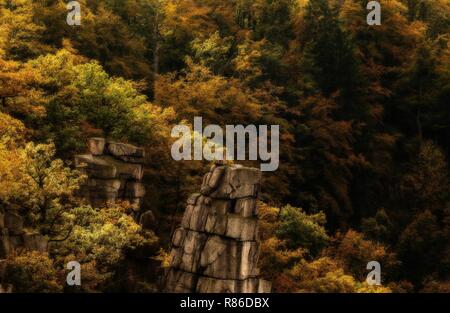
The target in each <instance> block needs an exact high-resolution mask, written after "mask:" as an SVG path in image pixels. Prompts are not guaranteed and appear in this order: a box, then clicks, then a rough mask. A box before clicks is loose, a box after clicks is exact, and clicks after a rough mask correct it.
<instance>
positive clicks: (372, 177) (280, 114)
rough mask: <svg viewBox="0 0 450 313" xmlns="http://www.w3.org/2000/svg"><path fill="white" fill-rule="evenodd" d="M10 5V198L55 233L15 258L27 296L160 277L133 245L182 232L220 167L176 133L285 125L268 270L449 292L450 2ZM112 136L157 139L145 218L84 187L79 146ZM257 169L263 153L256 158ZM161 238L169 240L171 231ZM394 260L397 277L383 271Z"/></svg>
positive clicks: (4, 182) (141, 284)
mask: <svg viewBox="0 0 450 313" xmlns="http://www.w3.org/2000/svg"><path fill="white" fill-rule="evenodd" d="M79 2H80V4H81V8H82V9H81V10H82V11H81V16H82V19H81V25H80V26H69V25H67V23H66V16H67V13H68V10H67V8H66V2H65V1H62V0H0V212H1V211H2V210H4V209H10V208H14V209H17V210H19V211H20V213H21V214H22V215H23V216H25V217H26V227H28V228H29V229H30V231H39V232H40V233H42V234H44V235H46V236H48V237H49V239H50V240H54V241H52V242H53V243H52V247H51V249H50V252H49V254H41V253H37V252H35V253H26V254H24V255H18V256H15V257H12V258H10V259H8V264H9V265H8V266H9V270H8V275H7V276H8V280H9V281H10V282H12V283H14V285H15V286H16V288H17V289H18V290H20V291H62V290H63V289H65V291H72V289H71V288H69V287H64V282H65V276H64V273H65V272H64V271H65V264H66V263H67V261H69V260H72V259H77V260H80V262H81V263H82V264H83V268H84V271H85V273H87V274H84V275H87V276H86V278H85V279H84V280H83V282H84V283H83V285H82V286H81V288H79V289H81V291H114V290H125V291H154V290H155V285H154V284H153V283H154V281H148V279H146V277H130V274H129V273H128V272H127V271H126V270H124V268H126V264H127V254H128V253H129V250H133V249H136V248H138V247H141V246H145V245H149V246H151V247H152V249H154V250H159V249H161V250H160V252H159V259H161V260H162V265H163V266H164V264H166V263H167V259H166V258H167V254H166V251H167V248H168V247H167V244H168V242H169V236H170V231H171V230H172V229H173V225H176V224H177V223H178V219H179V217H180V214H181V213H182V211H183V209H184V208H183V205H184V204H183V203H185V201H186V198H187V195H188V194H189V193H190V192H192V191H193V190H196V189H198V186H199V185H200V183H201V182H200V179H201V177H202V175H203V174H204V173H205V172H206V171H207V168H208V167H209V164H208V163H207V162H206V161H205V162H202V161H190V162H188V161H185V162H175V161H174V160H172V158H171V156H170V146H171V144H172V142H173V140H174V139H173V138H171V137H170V131H171V128H172V127H173V126H174V125H176V124H180V123H187V124H190V123H192V122H193V117H194V116H202V117H203V120H204V124H205V125H206V124H212V123H214V124H218V125H225V124H244V125H247V124H256V125H258V124H278V125H280V131H281V134H280V167H279V169H278V170H277V171H276V172H273V173H271V172H267V173H264V175H263V176H264V182H263V190H262V191H263V194H262V199H261V200H262V203H261V204H260V212H261V214H260V215H261V219H262V220H261V228H262V231H261V232H262V240H263V244H262V257H261V266H262V273H263V274H264V276H266V278H268V279H270V280H272V282H273V289H274V291H280V292H389V291H394V292H417V291H446V292H449V291H450V281H449V274H450V244H449V243H450V240H449V239H450V198H449V195H450V193H449V186H450V185H449V167H448V159H449V146H450V141H449V135H450V100H449V99H450V1H448V0H433V1H428V0H381V1H380V3H381V7H382V24H381V26H369V25H367V23H366V15H367V13H368V11H367V10H366V4H367V2H368V1H367V0H253V1H251V0H230V1H223V0H103V1H100V0H80V1H79ZM92 136H103V137H107V138H109V139H112V140H120V141H124V142H129V143H133V144H136V145H141V146H143V147H145V148H146V153H147V157H146V158H147V159H146V174H145V181H146V184H147V190H148V193H147V196H146V200H145V203H146V206H147V208H148V209H152V210H153V211H154V212H155V214H156V215H157V218H158V219H159V220H160V223H159V224H160V227H159V229H155V233H156V234H155V233H152V232H145V233H144V232H142V231H141V230H140V229H139V226H138V225H137V224H136V223H135V222H134V221H133V219H132V218H131V217H129V216H127V215H126V214H125V211H126V206H127V204H126V203H125V204H123V205H116V206H114V207H112V208H108V209H105V208H91V207H90V206H87V205H85V204H83V203H81V202H80V199H77V197H75V196H74V192H75V191H76V189H77V188H78V186H79V182H80V179H82V177H80V175H79V173H78V172H77V171H75V170H73V167H72V166H71V161H72V160H73V155H74V154H76V153H79V152H82V151H83V150H84V149H85V141H86V138H88V137H92ZM250 164H251V163H250ZM157 236H158V237H159V238H157ZM372 260H376V261H379V262H380V263H381V266H382V286H381V287H373V286H372V287H370V286H368V285H367V284H366V283H364V281H365V278H366V275H367V272H368V271H367V270H366V264H367V263H368V262H369V261H372Z"/></svg>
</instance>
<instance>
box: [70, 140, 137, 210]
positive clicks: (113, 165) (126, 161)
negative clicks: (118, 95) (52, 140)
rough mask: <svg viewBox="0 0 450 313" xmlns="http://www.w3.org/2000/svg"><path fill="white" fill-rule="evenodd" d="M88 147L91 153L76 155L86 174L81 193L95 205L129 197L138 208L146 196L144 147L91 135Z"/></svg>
mask: <svg viewBox="0 0 450 313" xmlns="http://www.w3.org/2000/svg"><path fill="white" fill-rule="evenodd" d="M88 149H89V154H82V155H76V156H75V166H76V167H77V169H79V170H80V171H81V172H83V173H84V174H86V175H87V180H86V182H85V183H84V184H83V185H82V186H81V188H80V196H82V197H84V198H86V199H88V200H89V202H90V204H91V205H93V206H101V205H103V204H105V203H108V202H111V203H114V202H116V201H117V200H121V201H125V200H127V201H129V202H130V203H131V204H133V205H134V209H135V210H136V212H137V211H139V210H140V208H141V205H142V199H143V197H144V195H145V188H144V185H143V184H142V183H141V181H142V176H143V174H144V169H143V163H144V157H145V154H144V149H143V148H139V147H136V146H133V145H130V144H125V143H117V142H110V141H106V140H105V139H104V138H90V139H89V140H88Z"/></svg>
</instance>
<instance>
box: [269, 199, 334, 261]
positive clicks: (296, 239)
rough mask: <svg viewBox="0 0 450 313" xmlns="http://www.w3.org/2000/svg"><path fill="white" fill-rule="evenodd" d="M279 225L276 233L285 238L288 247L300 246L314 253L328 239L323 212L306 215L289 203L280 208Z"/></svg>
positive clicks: (324, 244)
mask: <svg viewBox="0 0 450 313" xmlns="http://www.w3.org/2000/svg"><path fill="white" fill-rule="evenodd" d="M280 219H281V222H280V227H279V228H278V230H277V231H276V235H277V236H278V237H279V238H281V239H285V240H287V244H288V246H289V247H290V248H298V247H302V248H305V249H308V251H309V252H310V253H311V254H313V255H316V254H317V253H318V252H320V250H321V249H322V248H324V247H325V246H326V245H327V242H328V240H329V237H328V235H327V234H326V230H325V228H324V224H325V214H323V213H317V214H313V215H308V214H306V213H304V212H303V211H302V210H301V209H298V208H294V207H291V206H290V205H288V206H285V207H283V208H281V214H280Z"/></svg>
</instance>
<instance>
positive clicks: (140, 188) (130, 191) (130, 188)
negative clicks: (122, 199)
mask: <svg viewBox="0 0 450 313" xmlns="http://www.w3.org/2000/svg"><path fill="white" fill-rule="evenodd" d="M125 195H126V197H132V198H142V197H143V196H145V187H144V185H143V184H142V183H135V182H130V183H127V184H126V187H125Z"/></svg>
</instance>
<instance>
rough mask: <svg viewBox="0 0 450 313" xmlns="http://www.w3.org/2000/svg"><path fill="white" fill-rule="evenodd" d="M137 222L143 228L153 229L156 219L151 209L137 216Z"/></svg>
mask: <svg viewBox="0 0 450 313" xmlns="http://www.w3.org/2000/svg"><path fill="white" fill-rule="evenodd" d="M139 224H140V225H141V227H142V228H143V229H154V228H155V227H156V219H155V216H154V215H153V212H152V211H147V212H145V213H143V214H142V215H141V217H140V218H139Z"/></svg>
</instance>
